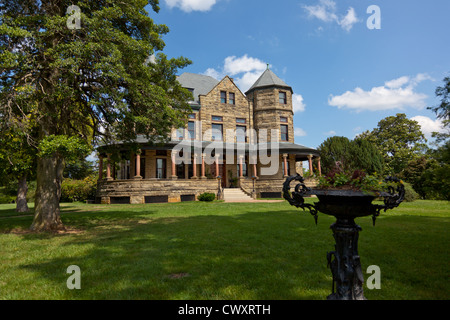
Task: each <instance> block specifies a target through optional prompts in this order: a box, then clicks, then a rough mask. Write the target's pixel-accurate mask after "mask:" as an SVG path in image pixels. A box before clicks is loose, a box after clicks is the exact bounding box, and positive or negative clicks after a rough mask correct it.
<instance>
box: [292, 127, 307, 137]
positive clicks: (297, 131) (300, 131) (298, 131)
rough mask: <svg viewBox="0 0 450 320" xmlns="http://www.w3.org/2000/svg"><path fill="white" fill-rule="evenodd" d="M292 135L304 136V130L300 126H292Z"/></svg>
mask: <svg viewBox="0 0 450 320" xmlns="http://www.w3.org/2000/svg"><path fill="white" fill-rule="evenodd" d="M294 136H296V137H304V136H306V131H305V130H303V129H302V128H294Z"/></svg>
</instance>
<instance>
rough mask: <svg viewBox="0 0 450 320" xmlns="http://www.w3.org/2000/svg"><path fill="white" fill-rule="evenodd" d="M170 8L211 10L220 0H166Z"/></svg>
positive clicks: (188, 10) (186, 10)
mask: <svg viewBox="0 0 450 320" xmlns="http://www.w3.org/2000/svg"><path fill="white" fill-rule="evenodd" d="M164 1H165V2H166V4H167V5H168V6H169V8H171V9H172V8H174V7H177V8H180V9H181V10H183V11H185V12H191V11H209V10H210V9H211V8H212V6H213V5H215V4H216V2H217V1H218V0H164Z"/></svg>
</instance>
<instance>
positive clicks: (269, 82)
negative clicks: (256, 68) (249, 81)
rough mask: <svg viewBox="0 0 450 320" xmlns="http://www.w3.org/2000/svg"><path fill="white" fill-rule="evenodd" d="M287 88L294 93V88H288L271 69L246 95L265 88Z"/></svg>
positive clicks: (265, 72)
mask: <svg viewBox="0 0 450 320" xmlns="http://www.w3.org/2000/svg"><path fill="white" fill-rule="evenodd" d="M274 86H275V87H285V88H288V89H290V90H291V91H292V88H291V87H290V86H288V85H287V84H286V83H285V82H284V81H283V80H281V79H280V78H279V77H278V76H277V75H276V74H275V73H273V72H272V70H270V69H269V68H267V70H266V71H264V72H263V74H262V75H261V76H260V77H259V78H258V80H256V82H255V83H254V84H253V85H252V86H251V87H250V89H248V90H247V92H246V93H245V94H248V93H249V92H250V91H252V90H254V89H256V88H264V87H274Z"/></svg>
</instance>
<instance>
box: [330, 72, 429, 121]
mask: <svg viewBox="0 0 450 320" xmlns="http://www.w3.org/2000/svg"><path fill="white" fill-rule="evenodd" d="M426 79H431V78H430V77H429V76H427V75H426V74H418V75H417V76H416V77H414V78H410V77H407V76H403V77H400V78H397V79H393V80H390V81H386V82H385V84H384V86H380V87H373V88H372V89H370V90H369V91H365V90H363V89H361V88H355V89H354V90H353V91H347V92H345V93H343V94H342V95H339V96H333V95H332V96H331V97H330V98H329V99H328V104H329V105H330V106H335V107H338V108H339V109H341V108H347V109H353V110H356V111H358V112H359V111H365V110H368V111H379V110H392V109H404V108H406V107H412V108H416V109H422V108H423V107H425V106H426V103H425V99H426V98H427V95H425V94H423V93H418V92H415V87H416V86H417V84H418V83H419V82H421V81H423V80H426Z"/></svg>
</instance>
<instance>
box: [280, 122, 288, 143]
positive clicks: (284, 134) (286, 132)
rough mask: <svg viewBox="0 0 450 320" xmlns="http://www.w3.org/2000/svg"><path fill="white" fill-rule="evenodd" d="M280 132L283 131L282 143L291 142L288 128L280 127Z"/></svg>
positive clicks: (285, 126)
mask: <svg viewBox="0 0 450 320" xmlns="http://www.w3.org/2000/svg"><path fill="white" fill-rule="evenodd" d="M280 131H281V141H288V140H289V136H288V126H287V125H285V124H282V125H281V126H280Z"/></svg>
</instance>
